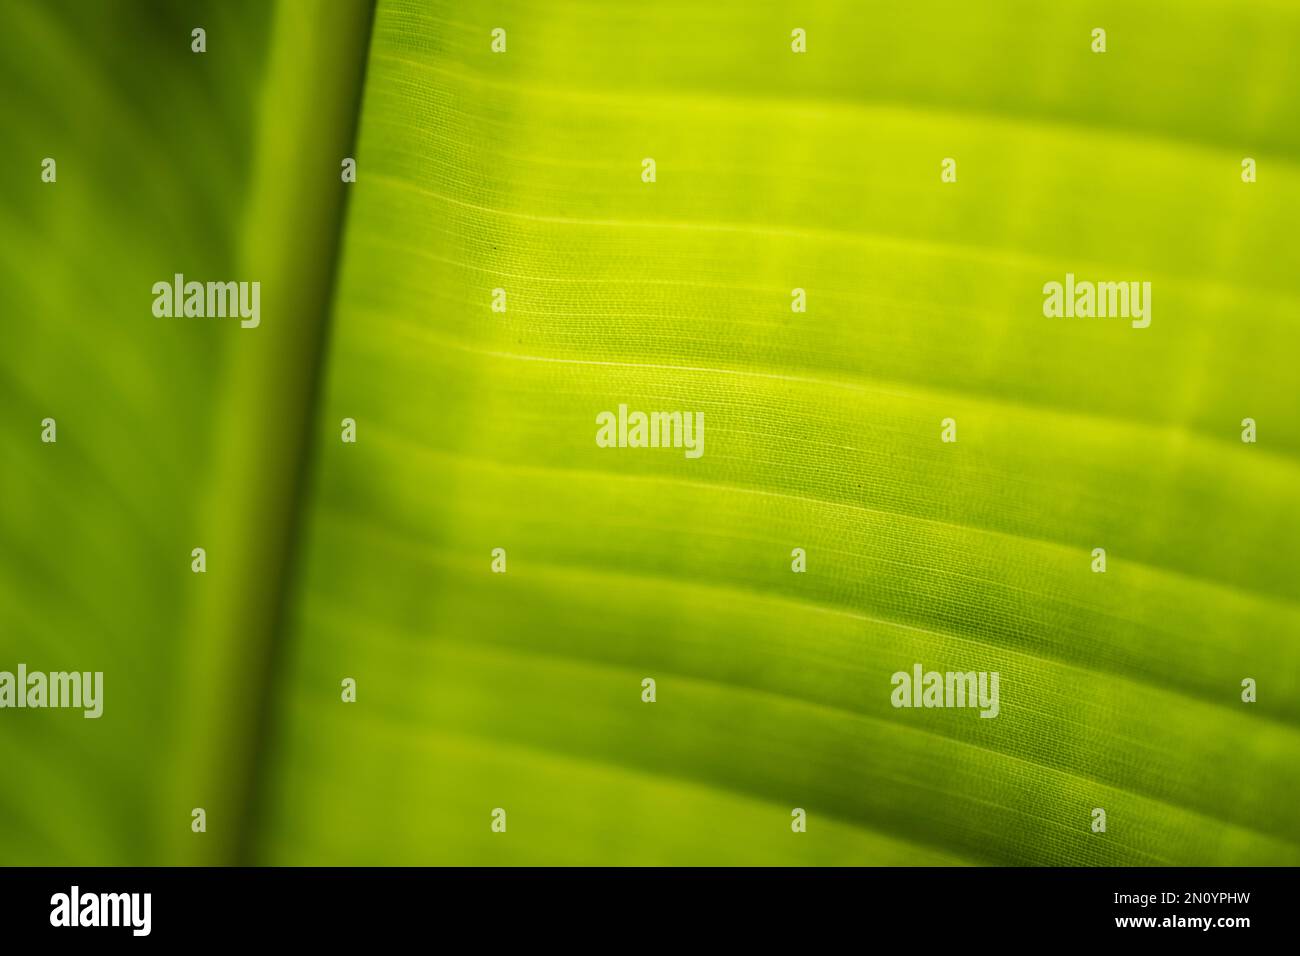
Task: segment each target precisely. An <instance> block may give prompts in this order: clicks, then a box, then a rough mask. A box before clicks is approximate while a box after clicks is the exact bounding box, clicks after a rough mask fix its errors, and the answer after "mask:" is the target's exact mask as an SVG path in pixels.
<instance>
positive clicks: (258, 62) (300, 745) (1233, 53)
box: [0, 0, 1300, 865]
mask: <svg viewBox="0 0 1300 956" xmlns="http://www.w3.org/2000/svg"><path fill="white" fill-rule="evenodd" d="M200 22H203V23H205V24H206V26H207V30H208V37H209V40H208V44H209V50H208V52H207V53H206V54H203V55H202V56H198V55H195V54H192V53H191V52H190V50H189V39H188V38H189V31H190V29H191V28H192V27H193V26H195V25H199V24H200ZM5 26H6V29H5V30H3V31H0V37H3V39H0V53H2V54H3V55H2V56H0V83H2V85H3V88H4V89H6V91H12V95H7V96H6V97H4V98H3V99H0V120H2V121H3V125H4V128H5V129H6V131H12V136H11V137H10V139H11V140H12V142H13V146H12V147H10V148H8V149H6V150H5V151H4V152H5V156H4V159H3V162H4V164H5V165H4V168H3V170H0V172H3V175H4V181H5V182H6V184H12V187H11V186H9V185H7V186H6V189H5V190H4V192H3V201H2V204H0V222H2V223H3V224H4V225H5V226H6V228H5V229H4V232H3V236H4V238H3V239H0V276H2V277H3V283H2V284H0V315H2V316H3V317H4V318H3V323H4V330H5V333H6V345H7V346H8V347H7V348H5V349H2V350H0V398H2V399H3V408H2V409H0V411H2V412H3V414H0V451H2V452H3V459H2V463H0V476H3V477H2V478H0V501H3V506H2V507H0V670H6V669H10V668H12V667H13V666H14V665H16V664H17V663H18V662H19V661H24V662H26V663H27V665H28V666H29V667H30V668H32V669H45V670H62V669H76V670H103V671H104V672H105V685H106V688H105V695H106V701H105V714H104V717H103V718H101V719H99V720H83V719H82V718H81V717H80V715H78V714H75V713H70V712H55V711H41V710H22V711H17V710H8V709H6V710H3V711H0V765H3V766H4V767H5V768H6V771H5V776H4V779H5V785H4V786H0V863H105V864H128V863H158V862H163V863H200V862H253V863H268V864H291V865H297V864H562V865H569V864H633V865H661V864H712V865H771V864H795V865H803V864H809V865H819V864H820V865H860V864H888V865H906V864H922V865H949V864H952V865H980V864H1031V865H1093V864H1101V865H1106V864H1136V865H1142V864H1156V865H1163V864H1201V865H1236V864H1264V865H1296V864H1297V863H1300V817H1298V816H1297V814H1296V813H1295V810H1294V804H1295V799H1294V794H1295V793H1296V791H1297V789H1300V641H1298V640H1297V638H1300V591H1298V590H1297V587H1296V575H1295V570H1294V569H1295V568H1296V567H1297V564H1298V562H1300V480H1298V479H1300V421H1297V418H1296V415H1295V408H1296V402H1295V386H1294V356H1295V354H1296V350H1297V346H1298V345H1300V333H1297V330H1296V324H1295V315H1296V308H1297V303H1300V278H1298V277H1300V268H1298V267H1300V255H1297V253H1296V247H1295V243H1294V241H1293V234H1294V219H1295V214H1296V210H1297V208H1300V165H1298V164H1297V160H1298V159H1300V130H1297V128H1296V126H1295V123H1294V122H1293V119H1294V116H1295V115H1296V114H1297V108H1298V107H1300V102H1298V99H1300V96H1298V93H1297V91H1300V63H1298V62H1297V61H1296V59H1295V58H1294V57H1293V56H1292V55H1291V52H1292V51H1293V50H1294V48H1295V45H1296V43H1297V42H1300V11H1297V10H1295V9H1292V8H1290V7H1288V6H1285V5H1282V4H1278V3H1271V2H1258V3H1252V4H1246V5H1241V4H1227V3H1222V2H1219V0H1193V2H1184V3H1178V4H1173V3H1164V2H1147V3H1141V4H1131V3H1118V2H1103V3H1095V2H1091V3H1083V2H1078V0H1067V2H1061V3H1057V4H1053V5H1051V6H1050V8H1049V7H1046V6H1044V5H1042V4H1039V3H1030V2H1028V0H1023V2H1021V0H1008V2H1005V3H1000V4H995V5H987V4H986V5H972V4H969V3H964V2H958V0H924V2H916V3H910V4H897V5H893V6H891V7H889V8H888V9H886V8H885V7H879V6H864V5H862V4H860V3H850V2H847V0H843V2H841V0H810V2H805V3H802V4H798V5H789V4H781V3H775V2H768V0H757V2H756V0H747V2H741V0H726V2H722V3H713V4H699V3H688V2H685V0H668V2H666V3H658V4H611V3H598V2H595V0H553V2H548V3H546V4H536V3H525V2H522V0H502V2H494V3H490V4H489V3H468V4H465V3H461V4H449V3H430V2H428V0H380V2H379V3H378V4H377V8H376V9H375V11H374V14H373V23H371V22H370V21H369V10H368V5H366V4H364V3H360V2H358V3H341V2H325V0H319V2H312V3H308V2H305V0H286V2H282V3H279V4H275V5H270V4H263V3H255V2H251V0H250V2H240V3H220V4H216V3H213V4H203V5H198V6H195V7H192V8H191V7H187V8H186V10H185V11H183V12H179V13H178V12H176V11H174V10H172V9H171V8H170V7H167V6H165V5H153V4H133V5H125V6H121V7H115V8H113V10H112V11H111V12H110V11H107V10H105V11H95V10H91V9H89V8H88V7H87V5H85V4H76V3H72V2H70V0H65V2H62V3H54V4H42V5H36V4H29V5H24V6H17V7H16V8H15V9H13V10H12V11H10V12H7V13H6V15H5ZM796 27H797V28H802V29H804V30H806V35H807V52H806V53H802V54H800V53H794V52H792V50H791V45H790V38H791V30H793V29H794V28H796ZM1096 27H1104V28H1105V29H1106V30H1107V36H1108V49H1107V52H1106V53H1104V54H1095V53H1093V52H1091V49H1090V44H1091V32H1092V30H1093V29H1094V28H1096ZM496 28H502V29H504V30H505V31H506V36H507V47H506V50H505V52H502V53H495V52H493V50H492V31H493V30H494V29H496ZM363 56H364V60H365V62H364V81H363V79H362V73H361V68H362V59H363ZM354 124H355V125H356V127H357V130H358V132H357V135H356V142H355V145H354V143H353V127H354ZM349 155H354V156H355V157H356V158H357V163H358V166H357V168H358V176H357V182H356V183H355V184H349V185H345V184H342V183H341V182H340V180H339V162H340V159H341V158H342V157H343V156H349ZM44 156H58V157H59V180H58V183H57V184H53V185H51V184H43V183H42V182H41V181H40V177H39V169H40V160H41V158H42V157H44ZM947 157H951V158H954V159H955V160H956V163H957V173H958V178H957V182H955V183H943V182H941V179H940V168H941V167H940V164H941V162H942V160H943V159H944V158H947ZM1244 157H1252V158H1254V159H1255V160H1256V161H1257V163H1258V182H1256V183H1249V184H1248V183H1244V182H1242V180H1241V176H1240V171H1241V162H1242V159H1243V158H1244ZM646 158H653V159H654V160H655V168H656V177H655V181H654V182H653V183H647V182H644V181H643V180H642V168H643V166H642V161H643V160H644V159H646ZM345 198H346V202H347V208H346V221H345V222H344V219H343V218H342V211H343V210H342V207H343V203H344V200H345ZM336 251H337V255H338V256H339V270H338V276H337V280H336V278H335V275H334V260H335V256H336ZM175 272H183V273H185V274H186V275H187V276H188V275H193V276H194V277H196V278H204V279H207V278H211V279H227V278H229V279H237V278H238V279H242V278H250V279H252V278H260V279H261V280H262V283H263V289H264V292H263V306H262V312H263V320H262V324H261V326H260V327H259V328H257V329H254V330H242V329H240V328H239V327H238V325H237V324H236V325H229V324H224V325H223V324H221V323H220V322H219V321H217V320H201V319H185V320H163V319H155V318H153V317H152V315H150V313H149V298H148V295H147V290H148V289H149V288H150V286H151V284H152V283H153V282H154V281H157V280H159V279H165V278H167V277H169V276H171V275H172V274H173V273H175ZM1067 273H1072V274H1075V275H1077V277H1078V278H1079V279H1087V280H1099V281H1106V280H1112V281H1129V280H1132V281H1149V282H1150V283H1151V284H1152V289H1153V293H1152V299H1151V304H1152V313H1151V316H1152V321H1151V325H1150V327H1149V328H1145V329H1136V328H1132V327H1131V325H1130V323H1129V322H1128V321H1125V320H1101V319H1051V318H1046V317H1044V314H1043V298H1044V292H1043V289H1044V284H1045V283H1048V282H1051V281H1058V282H1060V281H1064V278H1065V276H1066V274H1067ZM497 289H504V290H505V293H506V298H505V301H506V311H504V312H499V311H494V309H493V307H492V304H493V301H494V290H497ZM794 289H803V290H805V292H806V295H807V311H806V312H795V311H792V309H791V294H792V290H794ZM620 404H626V405H628V406H629V408H631V409H633V410H642V411H645V412H654V411H665V412H672V411H681V412H702V413H703V415H704V420H705V422H706V426H707V427H706V430H705V442H704V452H703V454H702V455H701V456H700V457H698V458H691V457H688V456H687V455H685V454H684V453H683V450H682V449H680V448H676V449H675V448H646V449H634V448H602V447H599V446H598V444H597V442H596V440H595V439H596V434H597V418H596V417H597V415H598V414H599V413H601V412H603V411H617V409H618V407H619V405H620ZM47 415H51V416H54V417H56V418H57V419H58V428H59V440H58V442H57V444H54V445H48V444H43V443H41V442H40V440H39V435H40V422H41V419H42V418H44V417H45V416H47ZM345 418H352V419H354V420H355V421H356V428H357V441H356V442H355V443H345V442H343V441H340V428H341V425H340V423H341V421H342V420H343V419H345ZM948 418H951V419H954V420H955V422H956V424H957V434H958V440H957V442H955V443H946V442H943V441H941V440H940V431H941V422H943V420H945V419H948ZM1245 418H1252V419H1254V420H1255V421H1256V422H1257V423H1258V439H1259V440H1258V442H1256V443H1253V444H1248V443H1244V442H1242V441H1241V428H1242V426H1241V422H1242V420H1243V419H1245ZM200 545H202V546H205V547H207V549H208V562H209V570H208V572H207V573H206V574H204V575H194V574H191V572H190V569H189V553H190V549H191V548H192V547H195V546H200ZM497 548H501V549H504V550H505V552H506V554H507V557H508V564H507V570H506V573H504V574H502V573H494V572H493V569H492V564H493V551H494V549H497ZM795 548H802V549H804V551H805V552H806V556H807V570H806V572H804V573H794V572H793V571H792V566H791V562H792V550H793V549H795ZM1094 548H1105V549H1106V553H1107V566H1106V571H1105V573H1104V574H1103V573H1094V571H1093V570H1092V564H1093V556H1092V555H1093V549H1094ZM917 663H920V664H921V665H922V666H923V668H924V669H925V670H934V671H940V672H945V671H962V672H965V671H977V672H994V671H995V672H997V673H998V674H999V676H1000V703H999V712H998V715H997V717H996V718H993V719H983V718H981V717H980V716H979V711H978V710H977V709H971V708H952V709H946V708H897V707H894V706H893V705H892V703H891V692H892V690H893V687H892V684H891V678H892V675H894V674H895V673H896V672H899V671H902V672H905V673H909V674H910V673H911V671H912V668H913V665H914V664H917ZM345 678H352V679H354V680H355V681H356V686H357V699H356V702H355V703H345V702H344V701H343V700H342V699H341V694H340V688H341V682H342V681H343V680H344V679H345ZM646 678H652V679H654V681H655V690H656V696H655V701H654V702H653V703H647V702H644V701H643V699H642V689H643V683H642V682H643V680H644V679H646ZM1245 678H1251V679H1254V680H1255V681H1257V682H1258V701H1257V702H1255V703H1246V702H1243V700H1242V697H1241V693H1242V689H1241V684H1242V681H1243V679H1245ZM199 806H202V807H205V808H206V809H207V810H208V832H207V833H204V834H195V833H192V832H191V830H190V827H189V823H190V810H191V808H193V807H199ZM498 808H501V809H504V810H505V811H506V814H507V819H508V826H507V830H506V832H505V833H497V832H493V829H492V825H491V824H492V820H493V816H492V815H493V811H494V810H496V809H498ZM1094 808H1103V809H1105V811H1106V815H1107V829H1106V832H1104V833H1094V832H1093V831H1092V823H1093V811H1094ZM796 809H802V810H804V811H806V814H807V832H805V833H795V832H792V829H791V821H792V811H794V810H796Z"/></svg>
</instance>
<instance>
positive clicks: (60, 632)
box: [0, 0, 369, 864]
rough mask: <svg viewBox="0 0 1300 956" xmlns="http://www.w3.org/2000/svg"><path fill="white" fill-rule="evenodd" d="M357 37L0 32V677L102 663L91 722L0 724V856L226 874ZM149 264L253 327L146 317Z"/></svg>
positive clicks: (341, 5)
mask: <svg viewBox="0 0 1300 956" xmlns="http://www.w3.org/2000/svg"><path fill="white" fill-rule="evenodd" d="M326 14H328V15H326ZM368 17H369V7H368V4H365V3H354V2H337V3H325V2H322V0H295V2H294V3H291V4H285V5H281V6H279V7H275V6H273V5H271V4H266V3H262V2H257V0H240V2H220V3H209V2H199V3H187V4H184V5H178V4H173V3H165V2H116V3H93V4H92V3H79V2H71V0H60V2H51V3H44V2H42V3H35V2H21V3H7V4H5V6H4V9H3V12H2V13H0V23H2V26H0V88H2V89H3V90H4V95H3V96H2V97H0V126H2V127H3V130H4V148H3V150H0V154H2V155H0V163H3V168H2V169H0V175H2V176H3V181H4V184H5V185H4V189H3V191H2V192H0V223H2V225H3V228H2V230H0V323H2V327H3V344H4V348H3V349H0V408H2V409H3V414H0V462H2V463H0V670H5V671H9V672H13V671H14V670H15V668H16V667H17V665H18V664H19V663H25V664H27V666H28V667H29V669H31V670H46V671H61V670H75V671H92V672H93V671H102V672H103V673H104V698H105V700H104V714H103V716H102V717H101V718H100V719H98V720H86V719H83V718H82V717H81V715H80V714H79V713H77V712H69V711H40V710H5V711H3V713H2V714H0V768H3V769H2V770H0V863H6V864H18V863H28V864H128V863H131V864H145V863H161V862H188V861H200V860H231V859H234V858H235V854H236V852H237V849H238V845H239V844H240V842H241V841H242V840H243V839H245V836H244V833H243V829H244V827H243V824H244V821H245V820H246V819H247V813H246V811H245V804H246V801H247V799H248V786H249V783H250V780H249V773H250V772H251V770H252V767H253V762H254V757H255V745H256V742H257V739H258V737H257V731H258V729H259V728H258V722H259V720H260V718H261V716H262V713H261V711H262V707H263V705H264V701H265V699H266V694H265V690H264V688H263V686H262V684H261V679H262V675H263V672H264V664H263V662H264V660H265V657H266V655H267V653H268V651H269V639H270V634H271V629H272V626H273V621H274V619H275V618H274V615H275V611H276V608H277V607H278V599H279V596H280V595H281V594H282V588H281V586H280V572H281V567H282V565H283V562H284V560H285V559H286V550H285V549H286V547H287V544H288V540H289V539H288V534H289V530H288V529H289V525H290V523H291V521H292V519H293V516H294V514H295V513H296V512H295V510H294V508H293V505H294V501H295V500H296V499H295V489H296V484H297V480H298V477H299V466H300V463H301V460H302V444H303V436H304V433H305V428H304V425H303V416H304V414H305V411H306V408H307V406H308V404H309V402H310V398H311V394H312V385H311V383H312V380H313V377H314V375H315V370H316V365H317V362H318V358H319V352H318V343H319V337H320V334H321V332H322V330H323V326H324V315H325V305H326V301H327V298H328V295H329V288H330V269H331V266H332V262H333V253H334V248H335V245H336V240H337V236H338V225H337V213H338V210H339V207H340V200H341V197H342V184H341V183H340V180H339V163H340V160H341V156H342V155H345V154H346V152H347V151H348V150H349V149H350V146H348V145H347V144H348V143H350V141H351V131H352V124H353V122H354V119H355V115H356V94H357V91H358V89H359V82H360V68H361V63H362V58H363V56H364V50H365V43H366V37H367V29H368ZM196 28H202V29H203V30H204V31H205V32H206V51H205V52H203V53H196V52H194V51H193V50H192V42H193V41H192V31H193V30H194V29H196ZM46 157H49V158H53V159H54V160H55V161H56V166H55V170H56V174H57V179H56V181H55V182H53V183H47V182H43V181H42V176H41V172H42V161H43V159H45V158H46ZM176 273H181V274H183V275H185V276H186V277H188V278H190V279H197V280H199V281H207V280H214V281H228V280H229V281H233V280H249V281H251V280H258V281H260V282H261V283H262V287H263V290H264V295H263V298H262V323H261V326H260V327H259V328H257V329H253V330H245V329H241V328H240V327H239V325H238V323H237V322H234V321H231V320H221V319H198V318H188V319H186V318H178V319H162V318H156V317H155V316H154V315H153V312H152V305H153V294H152V291H151V290H152V287H153V284H154V283H155V282H157V281H160V280H168V281H169V280H170V279H171V277H172V276H173V275H174V274H176ZM47 417H49V418H53V419H55V421H56V423H57V442H56V443H54V444H44V443H42V442H41V440H40V439H41V421H42V419H45V418H47ZM195 547H204V548H205V549H206V551H207V572H206V573H205V574H195V573H192V572H191V552H192V550H193V549H194V548H195ZM194 807H204V808H205V809H206V810H207V812H208V816H209V831H208V832H207V833H206V834H203V835H201V836H200V835H197V834H194V833H192V832H191V830H190V822H191V810H192V808H194Z"/></svg>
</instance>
